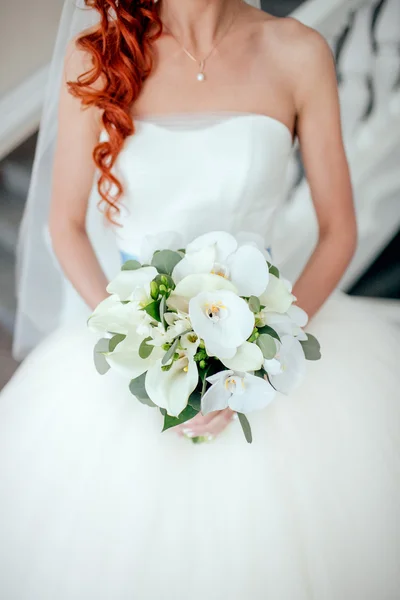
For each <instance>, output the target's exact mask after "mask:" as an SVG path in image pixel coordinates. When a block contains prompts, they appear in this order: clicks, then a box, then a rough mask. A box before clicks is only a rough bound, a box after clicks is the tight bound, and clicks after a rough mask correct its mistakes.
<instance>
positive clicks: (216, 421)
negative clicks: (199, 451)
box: [176, 408, 236, 438]
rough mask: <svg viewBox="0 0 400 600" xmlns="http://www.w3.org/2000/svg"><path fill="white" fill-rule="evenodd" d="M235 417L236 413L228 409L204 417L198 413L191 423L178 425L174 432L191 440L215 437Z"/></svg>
mask: <svg viewBox="0 0 400 600" xmlns="http://www.w3.org/2000/svg"><path fill="white" fill-rule="evenodd" d="M235 415H236V413H235V412H233V411H232V410H231V409H230V408H226V409H225V410H219V411H216V412H212V413H210V414H209V415H206V416H203V415H202V414H201V413H199V414H198V415H196V416H195V417H194V419H192V420H191V421H186V423H183V424H182V425H179V426H178V427H177V428H176V430H177V432H178V434H179V435H186V436H188V437H191V438H195V437H209V436H211V437H215V436H217V435H218V434H220V433H221V432H222V431H223V430H224V429H225V428H226V427H227V426H228V425H229V423H230V422H231V421H232V419H233V418H234V417H235Z"/></svg>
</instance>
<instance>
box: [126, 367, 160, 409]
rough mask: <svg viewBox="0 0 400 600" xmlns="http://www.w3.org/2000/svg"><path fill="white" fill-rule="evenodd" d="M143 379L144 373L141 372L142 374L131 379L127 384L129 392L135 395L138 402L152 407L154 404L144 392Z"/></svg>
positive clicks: (144, 378)
mask: <svg viewBox="0 0 400 600" xmlns="http://www.w3.org/2000/svg"><path fill="white" fill-rule="evenodd" d="M145 381H146V373H143V375H140V376H139V377H136V379H132V381H131V382H130V384H129V391H130V392H131V394H133V395H134V396H136V398H137V399H138V400H139V402H141V403H142V404H146V406H151V407H152V408H154V407H155V404H154V403H153V402H152V401H151V400H150V398H149V396H148V394H147V392H146V387H145Z"/></svg>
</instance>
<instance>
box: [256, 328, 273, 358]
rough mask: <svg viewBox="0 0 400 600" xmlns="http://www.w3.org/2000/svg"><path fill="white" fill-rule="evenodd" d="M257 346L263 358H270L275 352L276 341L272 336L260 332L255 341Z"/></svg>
mask: <svg viewBox="0 0 400 600" xmlns="http://www.w3.org/2000/svg"><path fill="white" fill-rule="evenodd" d="M256 344H257V346H258V347H259V348H260V350H261V352H262V353H263V356H264V358H266V359H267V360H271V359H272V358H274V356H275V354H276V343H275V340H274V338H273V337H272V336H270V335H268V334H266V333H262V334H261V335H260V337H258V338H257V341H256Z"/></svg>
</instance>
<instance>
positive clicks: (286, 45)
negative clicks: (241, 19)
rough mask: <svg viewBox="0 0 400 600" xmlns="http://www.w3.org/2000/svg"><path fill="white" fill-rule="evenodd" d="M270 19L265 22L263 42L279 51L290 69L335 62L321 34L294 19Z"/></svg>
mask: <svg viewBox="0 0 400 600" xmlns="http://www.w3.org/2000/svg"><path fill="white" fill-rule="evenodd" d="M266 16H267V18H266V19H263V20H262V21H261V31H262V40H263V43H264V44H265V45H266V46H268V48H269V49H270V50H276V52H277V53H279V54H280V55H281V56H282V59H283V61H286V62H287V65H288V68H290V67H293V66H296V67H300V66H305V65H307V67H308V68H310V67H311V68H312V66H313V65H318V64H321V63H324V62H325V63H326V62H331V63H332V58H333V57H332V51H331V49H330V47H329V45H328V43H327V41H326V39H325V38H324V37H323V36H322V35H321V34H320V33H319V32H318V31H316V30H315V29H312V28H311V27H308V26H307V25H304V24H303V23H300V21H297V20H296V19H294V18H293V17H284V18H282V17H281V18H279V17H273V16H272V15H266Z"/></svg>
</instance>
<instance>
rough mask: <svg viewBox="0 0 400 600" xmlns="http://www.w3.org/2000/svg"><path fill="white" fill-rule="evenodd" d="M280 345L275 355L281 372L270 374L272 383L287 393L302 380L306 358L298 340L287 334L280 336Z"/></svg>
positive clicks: (280, 390)
mask: <svg viewBox="0 0 400 600" xmlns="http://www.w3.org/2000/svg"><path fill="white" fill-rule="evenodd" d="M281 342H282V343H281V346H280V348H279V351H278V354H277V356H276V358H277V360H279V362H280V363H281V365H282V372H281V373H280V374H278V375H272V374H271V375H270V381H271V383H272V385H273V386H274V387H275V388H276V389H277V390H278V391H279V392H282V393H283V394H289V393H290V392H292V391H293V389H295V388H296V387H298V385H299V384H300V382H301V381H302V379H303V377H304V375H305V371H306V358H305V356H304V351H303V348H302V346H301V344H300V342H299V341H298V340H297V339H296V338H294V337H292V336H290V335H288V336H283V337H282V338H281Z"/></svg>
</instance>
